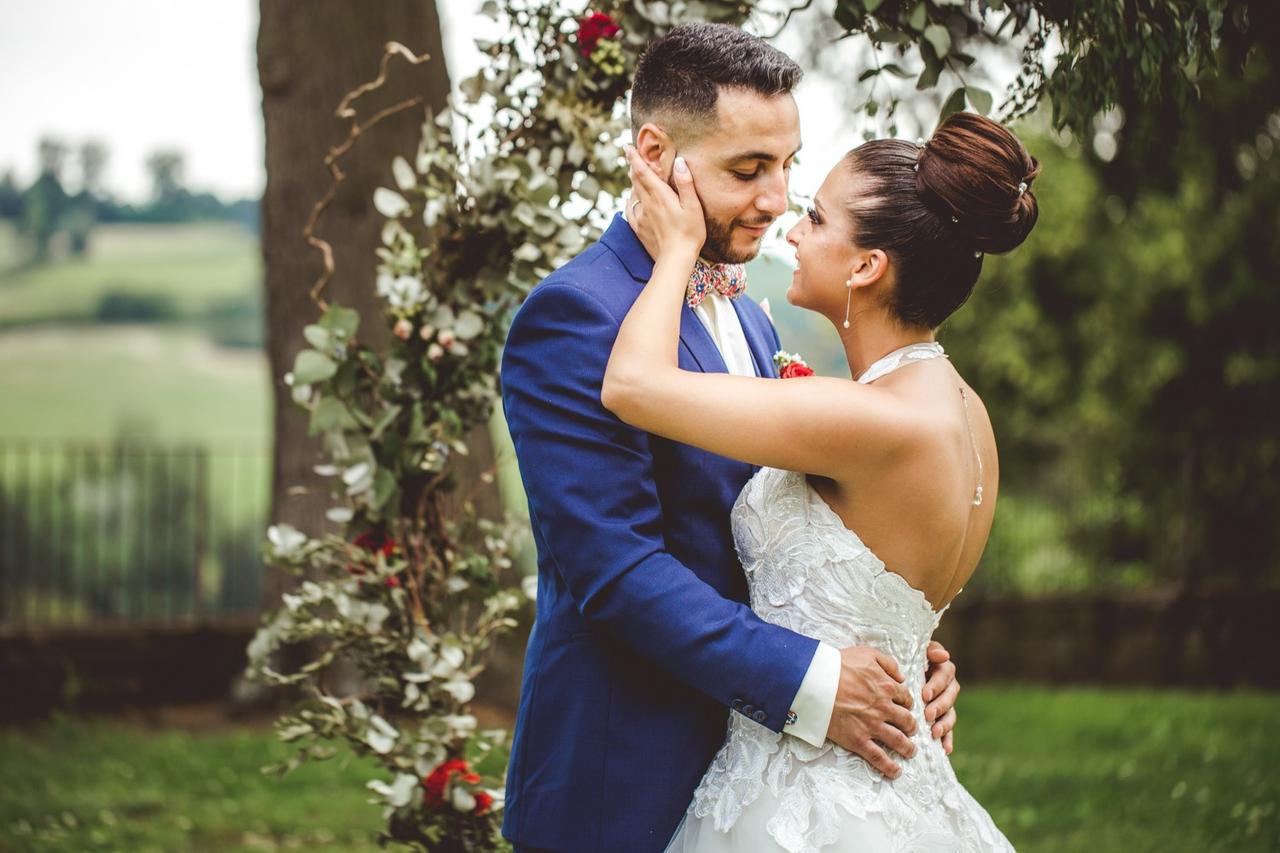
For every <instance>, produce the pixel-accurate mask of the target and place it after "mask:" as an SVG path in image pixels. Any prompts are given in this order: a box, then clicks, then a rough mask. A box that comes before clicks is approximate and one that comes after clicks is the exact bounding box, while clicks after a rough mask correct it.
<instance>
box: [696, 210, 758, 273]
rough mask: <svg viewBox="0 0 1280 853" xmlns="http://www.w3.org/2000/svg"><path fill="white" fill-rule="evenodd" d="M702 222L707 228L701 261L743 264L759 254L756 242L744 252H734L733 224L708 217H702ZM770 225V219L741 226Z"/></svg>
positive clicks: (745, 223)
mask: <svg viewBox="0 0 1280 853" xmlns="http://www.w3.org/2000/svg"><path fill="white" fill-rule="evenodd" d="M703 221H704V222H705V223H706V226H707V240H706V242H705V243H703V244H702V258H703V260H707V261H711V262H712V263H715V264H745V263H746V262H747V261H749V260H751V259H752V258H754V257H755V256H756V255H758V254H760V244H759V243H758V242H757V243H755V244H754V245H753V246H752V248H751V249H749V250H747V251H745V252H744V251H734V248H733V227H734V223H733V222H729V223H724V222H719V221H717V220H714V219H711V218H710V217H703ZM772 223H773V220H772V219H766V220H765V221H763V222H744V223H743V224H744V225H752V226H759V225H771V224H772Z"/></svg>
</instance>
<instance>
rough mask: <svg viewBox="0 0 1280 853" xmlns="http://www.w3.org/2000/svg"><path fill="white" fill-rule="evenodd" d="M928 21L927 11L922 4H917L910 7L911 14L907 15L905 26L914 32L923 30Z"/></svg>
mask: <svg viewBox="0 0 1280 853" xmlns="http://www.w3.org/2000/svg"><path fill="white" fill-rule="evenodd" d="M928 21H929V10H928V8H926V6H925V4H924V3H923V2H920V3H917V4H916V5H915V6H914V7H912V9H911V12H910V13H909V14H908V15H907V26H909V27H910V28H911V29H913V30H915V31H916V32H920V31H921V30H923V29H924V25H925V24H926V23H928Z"/></svg>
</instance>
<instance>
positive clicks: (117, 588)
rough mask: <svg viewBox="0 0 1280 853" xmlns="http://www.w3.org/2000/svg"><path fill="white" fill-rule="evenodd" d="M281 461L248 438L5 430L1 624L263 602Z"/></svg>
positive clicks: (231, 612) (215, 609) (198, 615)
mask: <svg viewBox="0 0 1280 853" xmlns="http://www.w3.org/2000/svg"><path fill="white" fill-rule="evenodd" d="M270 465H271V456H270V453H269V452H268V449H267V448H265V447H262V446H260V445H249V444H233V443H215V444H199V445H196V444H191V443H172V444H166V443H158V442H153V441H146V442H141V441H117V442H113V443H109V444H104V443H100V442H99V443H91V442H53V441H40V440H3V441H0V627H4V628H6V629H11V628H29V627H61V626H72V625H74V626H81V625H94V624H102V623H113V622H158V623H170V622H190V621H195V620H216V619H218V618H221V617H231V616H244V615H249V614H253V613H256V612H258V610H259V608H260V604H261V598H260V596H261V589H262V586H261V584H262V558H261V545H260V543H261V541H262V539H263V531H264V530H265V525H266V518H267V512H268V502H269V487H270Z"/></svg>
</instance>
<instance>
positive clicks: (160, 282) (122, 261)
mask: <svg viewBox="0 0 1280 853" xmlns="http://www.w3.org/2000/svg"><path fill="white" fill-rule="evenodd" d="M261 268H262V261H261V256H260V254H259V252H258V236H257V235H256V234H254V233H252V232H250V231H249V230H247V229H245V228H244V227H243V226H241V225H236V224H233V223H213V222H201V223H192V224H183V225H101V226H98V228H96V229H95V230H94V232H93V239H92V242H91V243H90V250H89V254H88V256H87V257H85V258H83V259H75V258H56V259H55V260H53V261H51V262H49V263H47V264H42V265H39V266H21V265H19V253H18V248H17V243H16V241H15V239H14V236H13V227H12V224H11V223H7V222H0V325H6V326H7V325H10V324H12V323H15V322H24V323H29V322H47V321H54V320H57V321H66V320H81V319H87V318H90V317H92V316H93V315H94V311H95V310H96V309H97V307H98V303H99V300H101V298H102V297H103V295H104V294H107V293H111V292H114V293H127V294H131V295H146V296H163V297H166V298H168V299H170V300H172V302H173V305H174V307H175V309H176V310H177V312H178V313H179V314H181V315H184V316H192V315H195V314H198V313H200V312H202V311H205V310H207V309H208V307H209V306H210V304H212V303H214V302H216V301H218V300H220V299H228V298H233V297H236V296H240V295H243V294H245V293H253V292H255V291H256V290H257V288H258V287H259V286H260V282H261V280H262V272H261Z"/></svg>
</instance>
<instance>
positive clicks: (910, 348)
mask: <svg viewBox="0 0 1280 853" xmlns="http://www.w3.org/2000/svg"><path fill="white" fill-rule="evenodd" d="M946 357H947V353H946V351H945V350H944V349H943V348H942V344H940V343H938V342H937V341H927V342H925V343H922V344H907V345H906V346H905V347H900V348H898V349H896V350H894V351H893V352H891V353H889V354H888V355H886V356H884V357H883V358H878V359H876V361H875V362H874V363H873V364H872V365H871V366H870V367H868V368H867V369H866V370H864V371H863V372H862V375H861V376H859V377H858V384H859V385H866V384H868V383H871V382H875V381H876V380H877V379H879V378H880V377H882V376H886V375H888V374H890V373H893V371H895V370H897V369H898V368H899V367H902V366H903V365H904V364H911V363H913V362H917V361H928V360H929V359H931V358H946Z"/></svg>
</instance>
